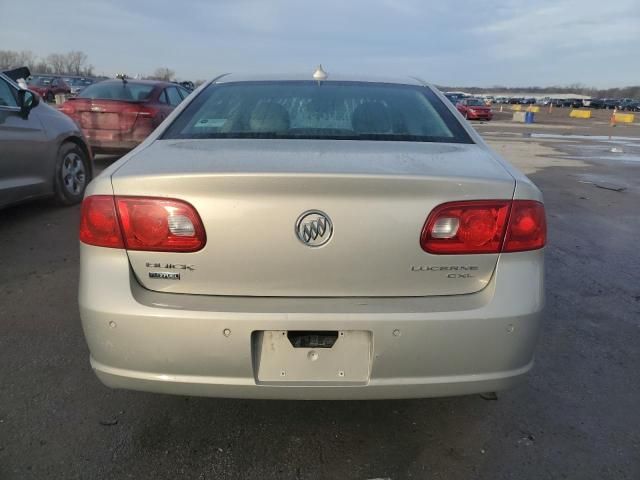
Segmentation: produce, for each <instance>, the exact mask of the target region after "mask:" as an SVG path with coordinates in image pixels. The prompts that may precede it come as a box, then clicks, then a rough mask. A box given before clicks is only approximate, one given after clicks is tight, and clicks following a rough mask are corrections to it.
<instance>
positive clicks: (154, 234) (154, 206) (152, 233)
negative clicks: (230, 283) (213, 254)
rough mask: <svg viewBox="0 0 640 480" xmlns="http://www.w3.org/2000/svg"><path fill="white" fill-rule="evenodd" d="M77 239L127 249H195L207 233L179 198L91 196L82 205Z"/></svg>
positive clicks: (159, 250)
mask: <svg viewBox="0 0 640 480" xmlns="http://www.w3.org/2000/svg"><path fill="white" fill-rule="evenodd" d="M80 240H81V241H82V242H84V243H87V244H89V245H97V246H101V247H110V248H126V249H127V250H143V251H156V252H195V251H197V250H200V249H202V248H203V247H204V245H205V242H206V236H205V231H204V226H203V224H202V220H201V219H200V216H199V215H198V212H197V211H196V210H195V208H194V207H193V206H192V205H190V204H189V203H187V202H184V201H182V200H176V199H167V198H155V197H128V196H115V197H112V196H108V195H93V196H90V197H87V198H86V199H85V200H84V202H83V205H82V220H81V223H80Z"/></svg>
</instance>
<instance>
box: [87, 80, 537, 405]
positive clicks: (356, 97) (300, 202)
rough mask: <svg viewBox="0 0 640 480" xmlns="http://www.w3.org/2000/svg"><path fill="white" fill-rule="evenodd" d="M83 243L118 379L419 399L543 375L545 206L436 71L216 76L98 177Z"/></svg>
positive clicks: (229, 390) (106, 352)
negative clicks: (432, 78) (441, 87)
mask: <svg viewBox="0 0 640 480" xmlns="http://www.w3.org/2000/svg"><path fill="white" fill-rule="evenodd" d="M316 73H317V72H316ZM80 241H81V278H80V291H79V302H80V312H81V316H82V324H83V328H84V332H85V336H86V339H87V342H88V345H89V349H90V352H91V365H92V367H93V369H94V370H95V372H96V374H97V375H98V377H99V378H100V380H101V381H102V382H103V383H104V384H106V385H107V386H110V387H115V388H126V389H134V390H146V391H152V392H162V393H172V394H182V395H204V396H213V397H243V398H281V399H376V398H415V397H431V396H444V395H465V394H471V393H482V392H494V391H497V390H501V389H505V388H508V387H511V386H512V385H514V384H515V383H517V382H518V381H519V380H521V379H522V378H523V377H524V376H525V374H526V373H527V372H528V371H529V370H530V369H531V367H532V366H533V358H534V348H535V344H536V338H537V336H538V329H539V325H540V320H541V312H542V308H543V304H544V285H543V258H544V246H545V242H546V223H545V211H544V206H543V204H542V196H541V194H540V191H539V190H538V189H537V188H536V187H535V186H534V185H533V183H531V181H529V180H528V179H527V178H526V177H525V176H524V175H523V174H522V173H520V172H518V171H517V170H515V169H514V168H513V167H512V166H511V165H509V164H508V163H507V162H505V161H504V160H503V159H502V158H500V157H499V156H498V155H497V154H496V153H495V152H493V151H491V150H490V149H489V148H488V147H487V145H486V144H485V143H484V142H483V141H482V139H481V138H480V137H479V136H478V134H476V132H475V131H474V130H473V129H472V128H471V127H470V126H469V124H468V123H467V122H466V121H465V120H464V119H463V118H462V117H461V116H460V114H459V113H458V112H457V111H456V110H455V108H454V107H453V106H452V105H451V104H450V103H449V102H448V101H447V100H446V98H445V97H443V96H442V95H441V94H440V93H439V92H438V91H437V90H436V89H435V88H434V87H431V86H429V85H427V84H425V83H423V82H422V81H419V80H413V79H402V80H397V79H396V80H389V79H371V78H354V77H350V78H333V77H328V78H327V76H326V75H324V72H322V74H321V75H315V76H314V77H312V76H311V75H309V76H308V77H277V78H266V77H256V78H253V77H240V76H234V75H225V76H222V77H218V78H216V79H215V80H213V81H211V82H209V83H208V84H205V85H203V86H201V87H200V88H199V89H198V90H197V91H196V92H194V93H193V94H192V95H191V96H190V97H189V98H188V99H187V100H185V102H183V104H181V105H180V106H179V107H178V108H177V109H176V110H175V111H174V112H173V113H172V114H171V115H170V116H169V117H168V118H167V119H166V120H165V121H164V122H163V123H162V124H161V125H160V126H159V127H158V129H157V130H155V131H154V132H153V134H152V135H151V136H150V137H149V138H148V139H147V140H146V141H145V142H144V143H142V144H141V145H140V146H139V147H138V148H136V149H135V150H133V151H132V152H130V153H129V154H128V155H126V156H125V157H123V158H122V159H121V160H119V161H118V162H116V163H115V164H113V165H112V166H111V167H110V168H108V169H107V170H105V171H104V172H103V173H102V174H101V175H100V176H99V177H97V178H96V179H95V180H94V181H93V182H92V183H91V184H90V185H89V187H88V189H87V192H86V195H85V199H84V202H83V207H82V219H81V227H80Z"/></svg>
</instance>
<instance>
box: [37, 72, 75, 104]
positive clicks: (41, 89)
mask: <svg viewBox="0 0 640 480" xmlns="http://www.w3.org/2000/svg"><path fill="white" fill-rule="evenodd" d="M27 86H28V87H29V90H31V91H32V92H36V93H37V94H38V95H40V96H41V97H42V98H44V99H45V100H46V101H47V102H53V101H54V100H55V98H56V95H58V94H63V93H67V94H68V93H71V87H69V85H67V83H66V82H65V81H64V80H63V79H62V78H60V77H52V76H37V77H33V78H31V79H30V80H29V81H28V82H27Z"/></svg>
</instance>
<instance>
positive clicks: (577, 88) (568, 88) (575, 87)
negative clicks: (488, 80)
mask: <svg viewBox="0 0 640 480" xmlns="http://www.w3.org/2000/svg"><path fill="white" fill-rule="evenodd" d="M438 88H439V89H440V90H442V91H443V92H449V91H464V92H468V93H472V94H484V93H489V92H504V93H509V92H512V93H522V92H527V93H533V94H545V93H575V94H578V95H587V96H589V97H591V98H640V85H635V86H631V87H619V88H595V87H586V86H585V85H582V84H581V83H573V84H570V85H564V86H558V85H556V86H551V87H503V86H500V85H496V86H494V87H487V88H484V87H483V88H481V87H446V86H441V87H438Z"/></svg>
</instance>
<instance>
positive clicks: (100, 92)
mask: <svg viewBox="0 0 640 480" xmlns="http://www.w3.org/2000/svg"><path fill="white" fill-rule="evenodd" d="M153 88H154V85H149V84H145V83H132V82H127V83H124V82H100V83H94V84H93V85H89V86H88V87H87V88H85V89H84V90H82V93H80V95H78V98H93V99H100V100H129V101H138V102H142V101H145V100H148V99H149V96H150V95H151V92H152V91H153Z"/></svg>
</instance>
